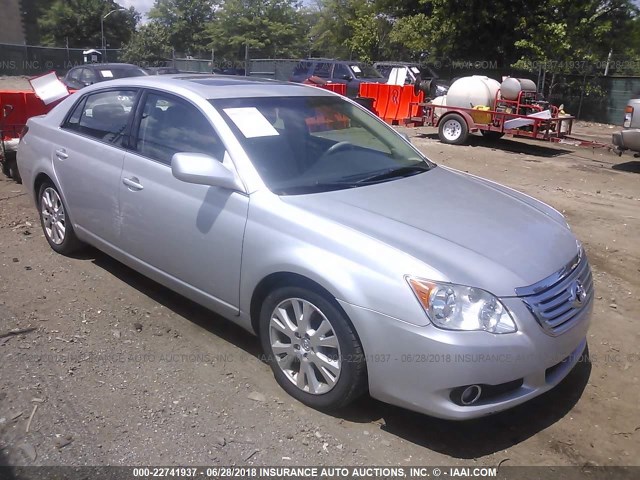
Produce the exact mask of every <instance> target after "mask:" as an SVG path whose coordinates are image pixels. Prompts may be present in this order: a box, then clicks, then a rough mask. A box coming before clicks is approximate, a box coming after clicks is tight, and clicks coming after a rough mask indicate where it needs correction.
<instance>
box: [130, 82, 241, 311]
mask: <svg viewBox="0 0 640 480" xmlns="http://www.w3.org/2000/svg"><path fill="white" fill-rule="evenodd" d="M138 112H139V114H138V116H137V117H136V120H135V122H136V125H137V132H138V133H137V135H136V137H137V140H136V144H135V148H134V149H133V151H131V152H130V153H127V154H126V156H125V160H124V168H123V170H122V181H121V185H120V192H121V193H120V202H121V213H122V222H123V223H122V238H123V241H122V242H121V245H122V247H123V249H124V250H125V251H126V252H127V253H129V254H131V255H133V256H134V257H135V258H136V259H137V260H139V261H141V262H144V263H145V264H147V265H148V266H150V267H151V268H152V269H154V271H155V273H156V275H158V276H160V277H163V278H164V279H165V280H168V281H169V282H170V283H171V286H172V288H174V289H177V290H178V291H180V292H181V293H185V291H184V288H188V289H190V292H189V293H192V294H193V293H195V295H196V297H198V298H197V299H198V300H199V301H201V302H202V303H204V304H205V305H207V306H208V307H210V308H213V309H214V310H217V311H220V312H221V313H229V312H233V313H237V311H238V305H239V285H240V260H241V253H242V240H243V235H244V227H245V223H246V220H247V210H248V206H249V198H248V197H247V196H246V195H245V194H243V193H239V192H234V191H231V190H227V189H224V188H219V187H209V186H205V185H195V184H190V183H185V182H182V181H180V180H178V179H176V178H175V177H174V176H173V175H172V173H171V158H172V156H173V154H175V153H177V152H197V153H205V154H207V155H210V156H212V157H215V158H216V159H219V160H221V161H222V160H223V159H225V155H226V152H225V148H224V145H223V143H222V141H221V140H220V138H219V137H218V135H217V133H216V132H215V130H214V129H213V127H212V126H211V124H210V123H209V121H208V120H207V117H206V116H205V115H204V114H203V113H202V112H201V111H200V110H199V109H198V108H197V107H196V106H195V105H193V104H191V103H189V102H187V101H185V100H184V99H181V98H178V97H175V96H173V95H171V94H167V93H161V92H151V91H150V92H148V93H146V94H145V95H144V96H143V98H142V100H141V107H140V108H139V109H138ZM225 161H229V159H228V158H227V159H226V160H225ZM190 296H191V297H192V298H193V297H194V296H193V295H190Z"/></svg>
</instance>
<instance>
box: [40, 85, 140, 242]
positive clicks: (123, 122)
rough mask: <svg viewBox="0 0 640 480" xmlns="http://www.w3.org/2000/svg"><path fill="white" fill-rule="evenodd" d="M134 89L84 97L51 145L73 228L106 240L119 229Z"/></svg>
mask: <svg viewBox="0 0 640 480" xmlns="http://www.w3.org/2000/svg"><path fill="white" fill-rule="evenodd" d="M137 94H138V91H137V90H136V89H109V90H100V91H98V92H94V93H90V94H87V95H85V96H83V97H82V98H81V99H80V100H79V102H78V103H76V105H75V107H74V108H73V109H72V110H71V113H70V115H69V116H68V117H67V119H66V120H65V122H64V123H63V124H62V126H61V129H60V134H59V135H58V136H57V142H56V143H55V144H54V145H53V146H52V156H53V165H54V169H55V172H56V176H57V178H58V181H59V183H60V187H61V189H62V195H63V196H64V199H65V201H66V203H67V208H68V209H69V216H70V218H71V221H72V222H73V226H74V228H76V230H78V231H79V232H81V233H86V234H89V235H90V236H93V237H95V238H98V239H100V240H102V241H105V242H108V243H115V242H116V241H117V238H118V236H119V232H120V223H119V205H118V191H119V187H120V173H121V172H122V164H123V161H124V146H125V145H126V144H127V143H128V140H129V128H130V120H131V118H132V115H133V111H134V109H133V106H134V104H135V101H136V97H137Z"/></svg>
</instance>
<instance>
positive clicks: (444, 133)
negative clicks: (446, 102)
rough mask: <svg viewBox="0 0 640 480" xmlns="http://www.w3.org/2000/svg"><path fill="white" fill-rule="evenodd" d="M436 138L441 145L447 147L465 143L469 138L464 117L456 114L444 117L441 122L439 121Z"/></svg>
mask: <svg viewBox="0 0 640 480" xmlns="http://www.w3.org/2000/svg"><path fill="white" fill-rule="evenodd" d="M438 137H440V141H441V142H442V143H447V144H449V145H462V144H464V143H466V141H467V138H468V137H469V127H468V126H467V122H466V120H465V119H464V117H462V115H458V114H457V113H450V114H448V115H445V116H444V117H443V118H442V120H440V125H439V127H438Z"/></svg>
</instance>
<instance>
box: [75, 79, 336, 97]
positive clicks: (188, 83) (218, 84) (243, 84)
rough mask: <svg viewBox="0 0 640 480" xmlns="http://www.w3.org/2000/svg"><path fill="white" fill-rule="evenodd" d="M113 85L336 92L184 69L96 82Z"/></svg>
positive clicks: (232, 93) (250, 92) (220, 93)
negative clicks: (168, 73) (173, 72)
mask: <svg viewBox="0 0 640 480" xmlns="http://www.w3.org/2000/svg"><path fill="white" fill-rule="evenodd" d="M110 86H126V87H139V88H157V89H160V90H166V91H175V92H179V91H180V90H181V89H184V90H188V91H190V92H193V93H195V94H197V95H199V96H200V97H202V98H206V99H218V98H242V97H245V98H246V97H293V96H296V97H298V96H335V95H336V94H335V93H332V92H330V91H328V90H324V89H322V88H318V87H312V86H308V85H303V84H300V83H290V82H281V81H277V80H269V79H266V78H256V77H238V76H233V75H208V74H204V75H203V74H184V73H183V74H172V75H149V76H144V77H128V78H119V79H117V80H109V81H106V82H100V83H99V84H96V89H101V88H109V87H110ZM89 88H91V87H89ZM92 90H93V88H92ZM83 91H84V89H83Z"/></svg>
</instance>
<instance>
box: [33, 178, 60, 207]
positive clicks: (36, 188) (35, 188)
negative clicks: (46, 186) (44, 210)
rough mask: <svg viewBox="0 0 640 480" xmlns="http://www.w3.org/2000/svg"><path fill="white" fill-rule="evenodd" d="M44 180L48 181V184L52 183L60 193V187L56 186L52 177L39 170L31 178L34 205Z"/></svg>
mask: <svg viewBox="0 0 640 480" xmlns="http://www.w3.org/2000/svg"><path fill="white" fill-rule="evenodd" d="M45 182H49V183H50V184H52V185H53V186H54V187H56V189H57V190H58V193H60V189H59V188H58V187H57V185H56V183H55V182H54V181H53V179H52V178H51V177H50V176H49V175H48V174H46V173H44V172H40V173H38V174H37V175H36V176H35V178H34V179H33V199H34V201H35V202H36V205H37V204H38V201H39V199H38V195H39V193H40V187H42V184H43V183H45ZM61 195H62V194H61Z"/></svg>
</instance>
